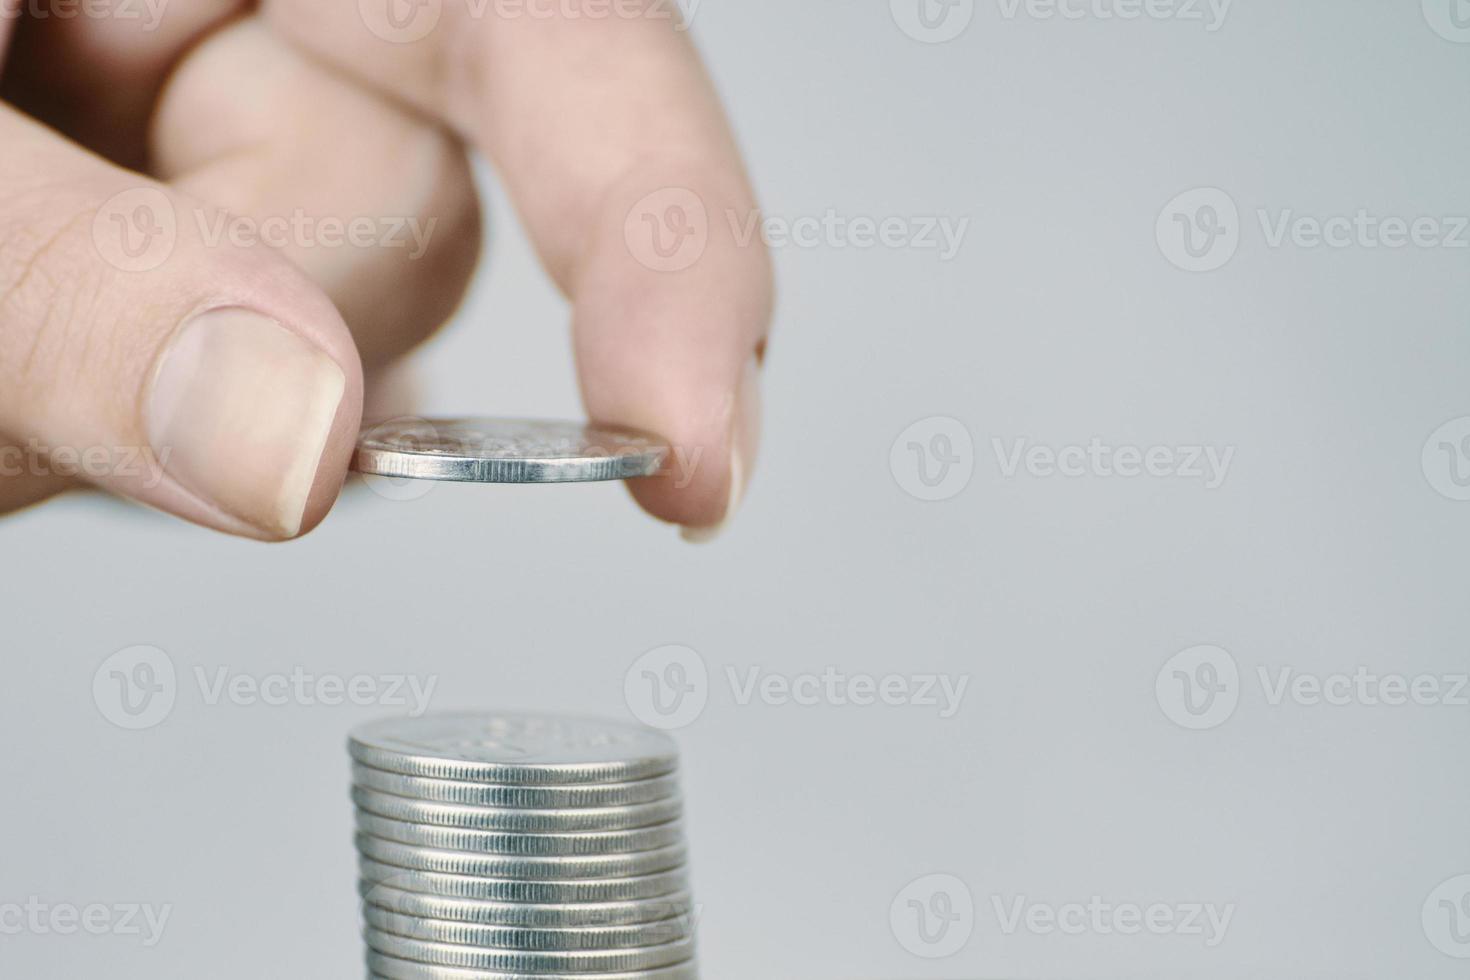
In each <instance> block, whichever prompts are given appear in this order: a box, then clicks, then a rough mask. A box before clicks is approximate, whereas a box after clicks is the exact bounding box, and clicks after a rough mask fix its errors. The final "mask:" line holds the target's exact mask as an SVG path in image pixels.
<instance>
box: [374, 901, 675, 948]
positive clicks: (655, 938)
mask: <svg viewBox="0 0 1470 980" xmlns="http://www.w3.org/2000/svg"><path fill="white" fill-rule="evenodd" d="M362 915H363V921H364V922H366V923H367V924H368V925H370V926H372V927H373V928H374V929H377V930H379V931H380V932H387V933H392V934H393V935H395V936H403V937H405V938H408V939H420V940H424V941H426V942H436V943H450V944H453V945H457V946H478V947H480V948H482V949H506V950H518V951H521V952H568V951H575V950H606V949H633V948H639V947H647V946H662V945H664V944H666V943H673V942H678V941H680V940H683V939H688V938H689V936H690V935H691V934H692V933H693V921H692V917H691V916H676V917H674V918H672V919H656V920H654V921H653V922H643V923H639V924H636V925H626V926H599V927H593V928H579V929H523V928H518V927H515V926H485V925H476V924H473V923H467V922H451V921H448V920H445V919H424V918H420V917H418V916H413V915H403V914H401V913H398V912H392V911H389V910H388V909H383V908H379V907H377V906H375V905H365V906H363V910H362Z"/></svg>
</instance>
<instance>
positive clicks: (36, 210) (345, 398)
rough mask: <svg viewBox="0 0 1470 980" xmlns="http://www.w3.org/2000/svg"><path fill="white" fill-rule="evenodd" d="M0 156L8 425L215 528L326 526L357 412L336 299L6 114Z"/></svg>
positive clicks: (281, 532) (0, 415) (191, 207)
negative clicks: (212, 234) (214, 237)
mask: <svg viewBox="0 0 1470 980" xmlns="http://www.w3.org/2000/svg"><path fill="white" fill-rule="evenodd" d="M0 148H3V149H0V215H3V218H0V431H4V432H5V433H7V434H8V435H10V436H11V437H12V439H11V441H12V442H13V443H17V444H24V445H26V446H28V447H31V448H30V449H29V450H28V451H29V452H33V453H35V454H37V455H39V456H41V457H43V458H44V459H46V460H47V461H49V465H50V466H51V468H52V470H53V472H56V473H63V470H62V467H63V466H64V467H66V468H68V469H70V470H72V471H74V472H71V473H66V474H64V475H76V476H80V477H81V478H83V479H85V480H87V481H89V482H92V483H95V484H97V485H98V486H101V487H103V488H105V489H108V490H111V491H114V492H116V493H120V494H124V495H127V496H129V497H132V498H134V499H136V500H139V501H142V502H143V503H146V504H149V505H151V506H153V507H157V508H160V509H162V510H165V511H168V512H170V513H173V514H176V515H178V516H180V517H183V518H186V519H188V520H191V521H196V522H198V523H200V524H204V525H206V526H209V527H213V528H216V529H218V530H221V531H228V532H231V533H235V534H242V535H247V536H250V537H256V538H262V539H267V540H281V539H285V538H293V537H296V536H297V535H299V534H301V533H302V532H303V531H305V530H309V529H310V528H312V527H314V526H315V525H316V524H317V523H318V522H319V521H320V520H321V519H322V518H323V517H324V516H325V514H326V512H327V511H328V510H329V509H330V508H331V505H332V503H333V501H334V500H335V499H336V496H337V493H338V491H339V490H340V488H341V485H342V481H343V478H344V476H345V474H346V469H347V464H348V460H349V458H350V455H351V451H352V445H353V443H354V440H355V439H356V435H357V429H358V426H359V424H360V422H361V412H362V369H361V366H360V364H359V362H358V357H357V351H356V349H355V348H354V347H353V344H352V339H351V336H350V334H349V333H348V331H347V327H346V325H345V324H344V323H343V322H342V319H341V317H340V316H339V315H338V313H337V311H336V309H335V308H334V307H333V306H332V304H331V302H330V301H329V300H328V299H327V298H326V297H325V296H324V295H323V294H322V293H321V292H320V291H319V290H318V289H317V288H316V287H315V286H314V285H313V284H312V283H311V282H309V281H308V280H307V279H306V278H305V276H304V275H303V274H301V273H300V272H298V271H297V270H296V269H295V268H294V267H293V266H291V265H290V264H289V263H288V262H287V261H286V260H285V259H283V258H281V257H279V256H278V255H276V254H275V253H274V252H272V251H270V250H269V249H266V248H264V247H256V248H243V247H236V246H233V245H231V244H230V243H229V242H228V241H227V240H225V239H220V240H218V241H215V240H212V239H211V238H210V237H209V236H208V235H206V234H205V231H204V229H206V228H207V226H208V222H206V221H201V220H196V218H197V217H198V216H201V215H205V214H206V210H205V209H204V208H203V206H202V205H199V204H196V203H194V202H192V201H190V200H188V199H187V198H185V197H183V196H182V195H179V194H177V193H174V192H172V191H170V190H169V189H168V188H166V187H164V186H162V185H158V184H155V183H152V182H150V181H148V180H146V179H145V178H143V177H140V176H138V175H136V174H131V173H129V172H127V171H124V170H119V169H117V168H115V167H112V166H110V165H109V164H107V163H104V162H103V161H101V160H99V159H97V158H95V157H93V156H91V155H89V154H87V153H85V152H84V151H82V150H80V149H77V148H76V147H74V146H72V145H71V144H69V143H67V142H66V141H64V140H63V139H61V138H60V137H59V136H57V135H56V134H54V133H52V132H51V131H49V130H47V129H45V128H44V127H42V126H40V125H39V124H37V123H35V122H33V121H31V120H29V119H28V118H26V117H24V116H22V115H20V114H19V113H16V112H15V111H13V110H11V109H9V108H8V107H5V106H0ZM3 464H4V460H3V459H0V474H4V473H6V467H5V466H4V465H3ZM32 466H33V468H34V463H33V464H32ZM11 471H12V472H14V468H13V467H12V468H11Z"/></svg>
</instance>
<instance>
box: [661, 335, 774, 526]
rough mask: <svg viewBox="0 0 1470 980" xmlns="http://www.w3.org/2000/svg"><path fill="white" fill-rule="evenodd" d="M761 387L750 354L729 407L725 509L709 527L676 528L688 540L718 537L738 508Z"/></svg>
mask: <svg viewBox="0 0 1470 980" xmlns="http://www.w3.org/2000/svg"><path fill="white" fill-rule="evenodd" d="M760 425H761V390H760V368H759V366H758V365H757V362H756V359H755V358H751V359H750V361H749V362H748V363H747V364H746V366H745V370H744V372H742V374H741V376H740V383H739V385H738V386H737V387H736V391H735V395H734V399H733V401H732V402H731V410H730V491H729V496H728V498H727V499H726V503H725V513H724V516H722V517H721V518H720V520H719V522H718V523H716V524H712V525H710V526H708V527H686V528H682V529H680V531H679V534H680V536H681V537H683V538H684V540H685V541H688V542H690V543H691V544H707V543H708V542H710V541H713V540H714V539H715V538H718V537H719V536H720V535H721V534H723V533H724V531H725V528H726V527H728V526H729V524H730V520H731V518H733V517H734V516H735V512H736V511H738V510H739V509H740V502H741V500H742V499H743V498H744V496H745V490H746V487H747V486H748V485H749V483H750V467H751V464H752V463H754V461H755V456H756V451H757V449H758V448H759V446H760Z"/></svg>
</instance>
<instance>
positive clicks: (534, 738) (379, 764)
mask: <svg viewBox="0 0 1470 980" xmlns="http://www.w3.org/2000/svg"><path fill="white" fill-rule="evenodd" d="M348 747H349V749H350V751H351V753H352V757H353V758H354V759H356V760H357V761H358V762H361V763H362V764H364V765H367V766H371V767H373V768H375V769H386V770H388V771H389V772H398V773H403V774H404V775H407V776H428V777H431V778H435V779H453V780H463V781H467V782H485V783H505V784H509V785H512V786H557V785H562V786H564V785H569V784H584V783H619V782H631V781H633V780H639V779H646V778H649V777H652V776H662V775H665V774H667V773H670V772H673V771H674V770H675V768H677V766H678V759H679V753H678V748H677V747H676V746H675V744H674V741H673V739H671V738H669V737H668V736H667V735H665V734H663V733H662V732H657V731H654V730H653V729H651V728H645V727H643V726H641V725H634V724H628V723H624V722H615V721H599V720H594V719H586V718H562V717H555V716H548V715H525V714H484V713H473V712H471V713H459V714H435V715H425V716H424V717H422V718H393V719H388V720H384V721H377V722H372V723H370V724H367V725H363V726H361V727H359V728H357V729H355V730H354V731H353V732H352V735H351V738H350V740H349V746H348Z"/></svg>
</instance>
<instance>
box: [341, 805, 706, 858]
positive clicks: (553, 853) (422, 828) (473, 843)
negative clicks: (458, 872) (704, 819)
mask: <svg viewBox="0 0 1470 980" xmlns="http://www.w3.org/2000/svg"><path fill="white" fill-rule="evenodd" d="M357 829H358V830H360V831H362V832H363V833H365V834H370V835H372V836H373V837H380V838H382V839H384V840H390V841H396V842H398V843H400V844H411V845H413V846H414V847H429V848H436V849H441V850H447V851H469V852H473V853H475V854H496V855H501V854H503V855H506V856H509V857H524V858H538V857H586V858H596V857H612V856H613V855H617V854H632V853H635V852H638V851H653V850H657V849H659V848H662V847H672V846H674V845H676V844H681V843H683V841H684V824H683V822H682V821H678V820H672V821H669V822H668V823H661V824H659V825H657V826H655V827H639V828H636V829H634V830H608V831H601V832H596V831H593V832H586V833H578V834H526V833H499V832H496V831H490V830H464V829H462V828H459V827H436V826H431V825H429V824H421V823H407V822H405V821H403V820H392V819H390V818H388V817H380V816H378V815H377V814H374V813H367V812H365V811H363V810H358V811H357Z"/></svg>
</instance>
